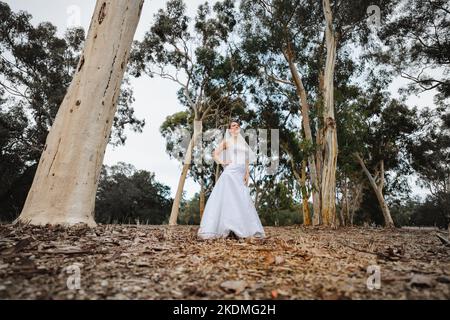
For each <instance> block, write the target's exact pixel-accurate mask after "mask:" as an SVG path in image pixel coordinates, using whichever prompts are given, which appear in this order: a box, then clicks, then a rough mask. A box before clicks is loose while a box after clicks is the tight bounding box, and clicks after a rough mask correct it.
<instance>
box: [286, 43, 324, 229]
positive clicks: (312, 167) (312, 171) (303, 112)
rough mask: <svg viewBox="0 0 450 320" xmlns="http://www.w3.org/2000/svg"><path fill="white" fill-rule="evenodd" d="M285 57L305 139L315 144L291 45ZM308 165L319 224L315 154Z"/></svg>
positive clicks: (318, 188)
mask: <svg viewBox="0 0 450 320" xmlns="http://www.w3.org/2000/svg"><path fill="white" fill-rule="evenodd" d="M284 55H285V58H286V60H287V62H288V64H289V69H290V71H291V74H292V78H293V79H294V83H295V87H296V89H297V95H298V96H299V98H300V104H301V111H300V112H301V116H302V125H303V131H304V133H305V139H306V141H308V143H310V144H311V145H313V144H314V142H313V136H312V132H311V121H310V119H309V104H308V98H307V94H306V90H305V87H304V86H303V82H302V79H301V77H300V74H299V73H298V70H297V68H296V66H295V64H294V62H293V57H292V52H291V49H290V46H289V48H288V50H287V52H284ZM308 167H309V170H310V176H311V186H312V198H313V219H314V220H313V222H314V225H318V224H320V223H321V218H320V205H321V203H320V183H319V177H318V176H317V171H316V161H315V159H314V154H310V155H309V156H308Z"/></svg>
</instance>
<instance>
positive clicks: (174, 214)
mask: <svg viewBox="0 0 450 320" xmlns="http://www.w3.org/2000/svg"><path fill="white" fill-rule="evenodd" d="M197 123H198V124H199V125H196V124H197ZM201 132H202V122H201V120H196V121H195V122H194V134H193V135H192V138H191V141H190V142H189V145H188V148H187V150H186V154H185V156H184V161H183V169H182V170H181V175H180V179H179V180H178V186H177V192H176V193H175V198H174V199H173V203H172V210H171V212H170V217H169V225H171V226H175V225H176V224H177V219H178V213H179V210H180V203H181V198H182V196H183V190H184V183H185V182H186V177H187V174H188V172H189V167H190V165H191V161H192V152H193V150H194V147H195V146H196V144H197V139H198V137H199V136H200V134H201Z"/></svg>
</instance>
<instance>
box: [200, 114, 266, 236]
mask: <svg viewBox="0 0 450 320" xmlns="http://www.w3.org/2000/svg"><path fill="white" fill-rule="evenodd" d="M229 132H230V135H231V136H230V137H229V138H225V139H224V140H223V141H222V142H221V143H220V144H219V146H218V147H217V148H216V149H215V150H214V152H213V158H214V160H215V161H216V162H217V163H219V164H221V165H223V166H224V167H225V169H224V171H223V172H222V174H221V175H220V177H219V179H218V180H217V183H216V185H215V186H214V188H213V190H212V192H211V195H210V196H209V199H208V201H207V203H206V206H205V210H204V212H203V217H202V220H201V222H200V228H199V230H198V237H199V238H201V239H213V238H226V237H228V236H229V235H231V236H234V237H238V238H248V237H255V238H264V237H265V233H264V229H263V226H262V224H261V221H260V219H259V216H258V213H257V212H256V209H255V205H254V204H253V201H252V198H251V197H250V191H249V188H248V186H247V185H248V180H249V161H250V157H251V156H254V153H253V151H252V150H251V149H250V147H249V146H248V144H247V143H246V142H245V139H244V138H243V137H242V136H241V135H240V125H239V122H238V121H234V120H233V121H232V122H231V123H230V127H229Z"/></svg>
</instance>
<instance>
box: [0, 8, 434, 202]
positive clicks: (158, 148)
mask: <svg viewBox="0 0 450 320" xmlns="http://www.w3.org/2000/svg"><path fill="white" fill-rule="evenodd" d="M6 2H7V3H8V4H9V6H10V7H11V9H12V10H13V11H18V10H25V11H27V12H29V13H30V14H31V15H32V16H33V20H32V21H33V23H34V24H37V23H39V22H43V21H50V22H51V23H52V24H54V25H56V26H57V27H58V31H59V33H60V35H62V34H63V32H64V30H65V29H66V28H67V27H68V24H71V26H73V24H78V23H79V24H80V25H81V26H82V27H83V28H84V29H85V30H86V32H87V30H88V27H89V23H90V20H91V16H92V13H93V10H94V6H95V1H94V0H38V1H35V0H33V1H31V0H6ZM203 2H205V1H204V0H188V1H186V3H187V6H188V14H189V15H190V16H193V15H194V14H195V11H196V8H197V6H198V5H199V4H200V3H203ZM214 2H215V1H214V0H212V1H209V3H214ZM164 4H165V0H149V1H145V4H144V8H143V11H142V15H141V19H140V22H139V25H138V28H137V31H136V35H135V39H138V40H140V39H142V37H143V36H144V33H145V31H146V30H148V28H149V26H150V24H151V22H152V21H153V15H154V14H155V13H156V11H157V10H158V9H159V8H162V7H164ZM77 13H79V19H77V16H78V15H77ZM78 20H79V21H78ZM404 83H405V82H404V81H397V82H394V83H393V84H392V86H391V88H390V89H391V91H392V93H393V95H394V96H396V91H397V89H398V88H399V87H400V86H402V85H404ZM131 85H132V86H133V89H134V95H135V98H136V101H135V103H134V104H133V107H134V109H135V113H136V116H137V117H138V118H139V119H145V121H146V125H145V127H144V130H143V132H142V133H133V132H129V131H128V132H127V137H128V138H127V142H126V145H125V146H123V147H112V146H110V145H109V146H108V148H107V151H106V154H105V160H104V163H105V164H107V165H113V164H115V163H117V162H119V161H123V162H127V163H131V164H133V165H134V166H135V167H136V168H138V169H145V170H148V171H151V172H154V173H155V175H156V179H157V180H158V181H160V182H162V183H164V184H166V185H168V186H170V187H171V190H172V196H173V195H174V193H175V191H176V186H177V183H178V178H179V175H180V171H181V165H180V163H179V162H177V161H176V160H171V159H170V158H169V156H168V155H167V153H166V152H165V141H164V139H163V138H162V137H161V134H160V133H159V126H160V125H161V123H162V122H163V121H164V119H165V118H166V116H168V115H170V114H173V113H175V112H177V111H181V110H183V107H182V106H181V105H180V104H179V103H178V101H177V98H176V91H177V89H178V87H177V86H176V85H175V84H174V83H172V82H171V81H169V80H161V79H158V78H153V79H150V78H148V77H141V78H139V79H133V78H132V79H131ZM409 102H410V103H411V104H414V105H418V106H424V105H430V104H432V93H431V92H430V93H426V94H422V95H421V96H418V97H415V96H414V97H411V98H410V99H409ZM198 189H199V187H198V186H197V185H196V184H195V183H194V182H193V181H192V180H191V179H188V181H187V182H186V184H185V191H186V193H187V196H188V197H191V196H192V195H193V194H194V193H195V192H197V191H198ZM414 189H415V193H421V192H420V189H418V188H414Z"/></svg>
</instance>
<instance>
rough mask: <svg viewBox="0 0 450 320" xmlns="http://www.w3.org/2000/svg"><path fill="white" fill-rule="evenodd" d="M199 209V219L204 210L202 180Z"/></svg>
mask: <svg viewBox="0 0 450 320" xmlns="http://www.w3.org/2000/svg"><path fill="white" fill-rule="evenodd" d="M199 209H200V220H201V219H202V217H203V212H204V211H205V187H204V183H203V181H202V184H201V186H200V199H199Z"/></svg>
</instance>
